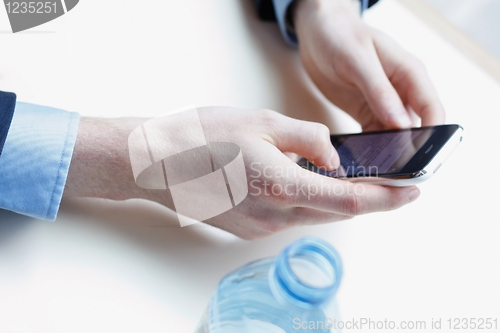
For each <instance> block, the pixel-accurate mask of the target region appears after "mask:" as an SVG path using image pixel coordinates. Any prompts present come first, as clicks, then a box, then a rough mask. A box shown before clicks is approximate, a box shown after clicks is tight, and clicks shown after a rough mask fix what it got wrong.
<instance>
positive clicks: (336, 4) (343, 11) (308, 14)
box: [288, 0, 360, 32]
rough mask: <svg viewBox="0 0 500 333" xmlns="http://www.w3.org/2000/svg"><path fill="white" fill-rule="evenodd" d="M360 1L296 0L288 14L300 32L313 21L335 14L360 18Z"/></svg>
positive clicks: (328, 17) (329, 17)
mask: <svg viewBox="0 0 500 333" xmlns="http://www.w3.org/2000/svg"><path fill="white" fill-rule="evenodd" d="M359 3H360V0H295V1H294V2H293V3H292V5H290V9H289V10H290V13H289V14H288V15H289V16H290V18H291V20H292V22H293V25H294V27H295V29H296V31H297V32H299V30H302V29H304V28H305V27H307V26H308V25H311V22H318V21H321V20H323V19H327V20H331V19H334V18H333V16H335V15H342V16H343V18H345V17H346V16H347V17H353V18H358V19H359Z"/></svg>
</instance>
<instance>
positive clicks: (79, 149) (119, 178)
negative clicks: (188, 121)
mask: <svg viewBox="0 0 500 333" xmlns="http://www.w3.org/2000/svg"><path fill="white" fill-rule="evenodd" d="M144 121H145V120H144V119H141V118H119V119H103V118H82V120H81V122H80V128H79V131H78V135H77V139H76V144H75V148H74V152H73V157H72V160H71V165H70V168H69V172H68V178H67V181H66V187H65V191H64V196H66V197H98V198H107V199H113V200H125V199H130V198H134V197H141V193H140V191H141V189H140V188H138V187H137V186H136V185H135V181H134V177H133V174H132V168H131V165H130V160H129V155H128V135H129V134H130V132H131V131H132V130H133V129H134V128H135V127H137V126H140V124H141V123H143V122H144Z"/></svg>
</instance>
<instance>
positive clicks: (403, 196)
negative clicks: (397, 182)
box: [294, 170, 420, 216]
mask: <svg viewBox="0 0 500 333" xmlns="http://www.w3.org/2000/svg"><path fill="white" fill-rule="evenodd" d="M303 172H304V173H306V172H307V170H303ZM295 190H296V191H295V192H296V196H295V198H294V199H295V205H296V206H301V207H308V208H313V209H319V210H323V211H327V212H331V213H336V214H342V215H349V216H355V215H360V214H366V213H371V212H378V211H387V210H393V209H396V208H399V207H401V206H403V205H405V204H407V203H409V202H412V201H414V200H415V199H417V198H418V196H419V195H420V191H419V190H418V188H417V187H415V186H409V187H388V186H379V185H369V184H361V183H351V182H348V181H345V180H338V179H333V178H328V177H324V176H321V175H317V174H314V173H311V172H308V173H307V174H306V176H304V174H303V175H302V177H300V179H299V181H298V182H297V188H296V189H295Z"/></svg>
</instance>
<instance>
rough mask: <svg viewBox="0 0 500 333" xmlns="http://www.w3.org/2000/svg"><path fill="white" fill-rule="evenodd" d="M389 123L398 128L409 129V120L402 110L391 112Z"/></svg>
mask: <svg viewBox="0 0 500 333" xmlns="http://www.w3.org/2000/svg"><path fill="white" fill-rule="evenodd" d="M389 122H390V123H391V124H393V125H397V126H400V127H410V126H411V120H410V117H409V116H408V113H407V112H406V111H404V110H393V111H391V112H389Z"/></svg>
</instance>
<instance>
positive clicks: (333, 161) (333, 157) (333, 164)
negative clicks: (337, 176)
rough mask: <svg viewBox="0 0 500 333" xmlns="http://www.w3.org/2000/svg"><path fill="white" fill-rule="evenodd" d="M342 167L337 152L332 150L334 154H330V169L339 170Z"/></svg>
mask: <svg viewBox="0 0 500 333" xmlns="http://www.w3.org/2000/svg"><path fill="white" fill-rule="evenodd" d="M339 165H340V160H339V155H338V154H337V152H336V151H335V149H334V148H332V153H331V154H330V168H331V169H332V170H333V169H337V168H338V167H339Z"/></svg>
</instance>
